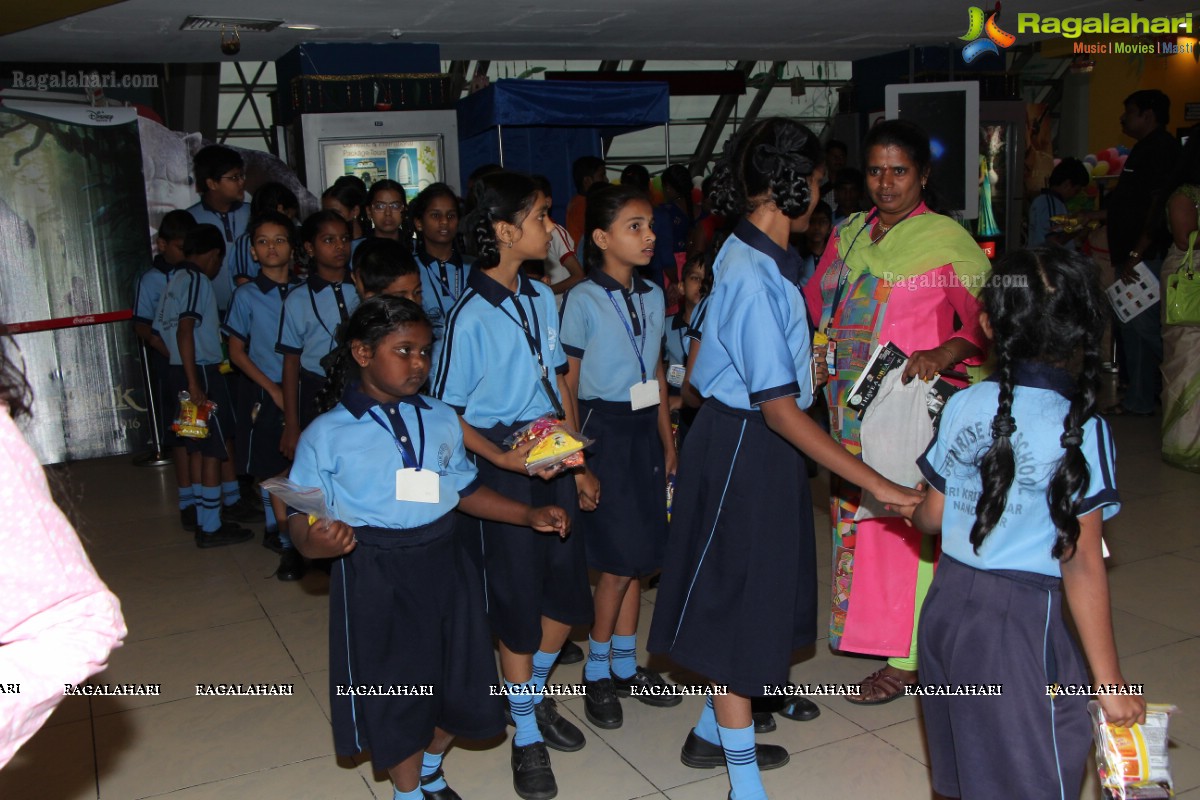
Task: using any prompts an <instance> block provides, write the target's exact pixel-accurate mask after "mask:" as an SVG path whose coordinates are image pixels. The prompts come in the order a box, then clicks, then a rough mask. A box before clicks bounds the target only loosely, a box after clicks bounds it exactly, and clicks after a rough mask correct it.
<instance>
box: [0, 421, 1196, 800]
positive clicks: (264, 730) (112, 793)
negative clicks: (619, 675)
mask: <svg viewBox="0 0 1200 800" xmlns="http://www.w3.org/2000/svg"><path fill="white" fill-rule="evenodd" d="M1157 424H1158V421H1157V420H1156V419H1155V420H1141V419H1129V418H1123V419H1118V420H1115V421H1114V429H1115V431H1116V435H1117V440H1118V446H1119V451H1120V456H1119V461H1118V481H1119V484H1120V487H1121V492H1122V495H1123V497H1124V500H1125V506H1124V509H1123V511H1122V513H1121V514H1120V515H1119V516H1118V517H1117V518H1116V519H1115V520H1114V521H1113V522H1112V523H1111V524H1109V526H1108V528H1107V534H1106V536H1107V540H1108V543H1109V545H1110V547H1111V549H1112V552H1113V556H1112V559H1111V562H1110V567H1111V569H1110V581H1111V585H1112V597H1113V600H1112V602H1113V606H1114V607H1115V609H1116V610H1115V624H1116V631H1117V644H1118V646H1119V648H1120V652H1121V655H1122V657H1123V668H1124V671H1125V674H1126V676H1127V677H1128V678H1129V679H1130V680H1133V681H1138V682H1142V683H1144V684H1145V685H1146V688H1147V693H1148V694H1149V697H1150V699H1151V700H1152V701H1160V702H1173V703H1176V704H1178V705H1179V706H1180V707H1181V708H1182V709H1183V711H1184V713H1181V714H1179V715H1177V716H1176V717H1175V718H1174V720H1173V721H1172V723H1171V728H1172V734H1173V737H1172V738H1173V743H1172V748H1171V756H1172V767H1173V771H1174V776H1175V781H1176V789H1177V791H1178V792H1179V793H1180V794H1181V795H1183V796H1185V797H1192V798H1197V800H1200V714H1198V713H1197V711H1198V710H1200V689H1197V682H1196V681H1195V680H1194V679H1190V675H1191V671H1192V669H1194V668H1196V666H1197V665H1198V664H1200V588H1198V587H1200V577H1198V576H1200V563H1198V562H1200V525H1198V524H1197V521H1196V520H1197V516H1196V507H1197V506H1196V498H1197V497H1198V496H1200V477H1198V476H1196V475H1192V474H1188V473H1184V472H1179V471H1176V470H1172V469H1170V468H1168V467H1166V466H1164V465H1162V464H1161V463H1160V462H1159V460H1158V457H1157V450H1156V446H1157V444H1156V443H1157V439H1156V431H1157ZM68 479H69V482H70V485H71V486H72V487H73V489H74V493H75V495H76V496H75V505H76V514H77V516H78V517H79V518H80V520H81V522H80V530H81V532H82V534H83V536H84V538H85V540H86V545H87V548H88V551H89V553H90V554H91V557H92V559H93V561H94V562H95V564H96V568H97V569H98V570H99V572H100V575H101V576H102V577H103V578H104V579H105V580H106V581H107V582H108V584H109V586H110V587H112V589H113V591H115V592H116V593H117V595H118V596H119V597H120V598H121V602H122V606H123V608H124V612H125V618H126V621H127V623H128V626H129V637H128V639H127V640H126V642H125V645H124V646H123V647H121V648H120V649H119V650H117V651H116V652H115V653H114V654H113V656H112V660H111V665H110V666H109V668H108V670H107V671H106V672H105V673H103V674H102V675H100V676H98V677H97V678H96V679H95V680H96V681H100V682H106V683H128V682H134V683H158V684H161V685H162V694H161V696H159V697H139V698H121V699H117V698H103V699H91V700H89V699H87V698H69V699H68V700H66V701H65V702H64V703H63V704H62V706H61V707H60V708H59V709H58V711H56V712H55V714H54V715H53V717H52V718H51V719H50V721H49V723H48V724H47V726H46V727H45V729H43V730H42V731H41V732H40V733H38V735H37V736H35V737H34V739H33V740H31V741H30V742H29V743H28V744H27V745H26V746H25V747H24V749H23V750H22V751H21V752H20V753H19V754H18V756H17V758H16V759H15V760H14V761H13V762H12V763H11V764H10V765H9V766H8V767H6V768H5V769H4V770H3V771H0V798H5V799H6V800H42V799H43V798H45V799H46V800H76V799H77V798H96V797H101V798H105V800H108V799H109V798H116V799H117V800H131V799H132V798H142V797H169V798H172V800H200V799H201V798H222V800H224V799H226V798H234V799H235V800H238V799H240V798H251V797H253V798H265V799H266V800H273V799H274V798H279V800H299V799H300V798H319V799H320V800H329V799H331V798H363V800H366V798H371V797H377V798H390V797H391V789H390V786H389V784H388V783H387V781H386V780H385V779H382V778H381V777H380V776H376V775H373V774H372V771H371V769H370V765H369V763H367V764H362V763H359V764H353V763H349V762H346V761H342V762H339V761H338V760H337V759H336V758H335V757H334V756H333V751H332V742H331V737H330V732H329V724H328V714H329V712H328V708H329V701H328V697H327V689H326V682H327V667H328V665H327V663H326V602H327V598H326V579H324V577H323V576H322V575H321V574H320V573H313V574H310V575H309V576H308V577H307V578H305V580H304V581H303V582H301V583H298V584H283V583H280V582H278V581H276V580H275V579H274V578H273V577H272V576H271V572H272V570H273V568H274V566H275V557H274V556H273V555H272V554H271V553H269V552H268V551H266V550H264V549H263V548H262V547H260V546H259V545H258V544H257V543H248V544H244V545H239V546H236V547H231V548H224V549H219V550H210V551H199V550H197V549H196V548H195V547H194V546H193V545H192V541H191V537H190V536H188V535H186V534H184V533H183V532H182V531H181V530H180V529H179V527H178V521H177V515H176V512H175V509H174V502H173V490H172V479H171V475H170V473H169V471H168V470H166V469H139V468H135V467H133V466H131V465H130V463H129V460H128V459H126V458H117V459H106V460H101V461H93V462H87V463H81V464H76V465H74V466H73V467H72V468H71V469H70V470H69V472H68ZM818 483H820V481H818ZM816 493H817V494H818V495H821V494H822V491H821V489H820V487H819V486H818V487H817V492H816ZM819 502H820V503H821V504H822V506H823V500H820V501H819ZM826 524H827V517H826V516H825V514H824V513H823V512H819V513H818V515H817V530H818V531H823V530H825V529H826ZM822 544H823V547H822V548H821V558H822V562H827V560H828V554H829V545H828V542H827V541H823V542H822ZM820 579H821V582H822V589H823V591H822V594H823V595H824V594H826V593H827V591H828V580H829V576H828V574H825V573H823V574H822V575H821V576H820ZM653 599H654V596H653V592H650V593H648V594H647V600H646V603H647V609H648V608H649V605H648V604H650V603H652V602H653ZM826 603H827V601H826ZM825 610H827V605H824V606H823V608H822V613H824V612H825ZM643 622H644V625H643V628H645V627H646V625H648V623H649V614H646V615H644V617H643ZM873 664H874V662H871V661H867V660H863V659H857V658H849V657H843V656H838V655H834V654H833V653H831V652H830V651H829V649H828V647H827V646H826V644H825V642H824V641H820V642H818V643H817V646H816V647H815V648H813V650H812V652H810V653H808V654H806V656H805V657H804V659H803V660H802V661H801V662H800V663H798V664H797V665H796V666H795V668H794V669H793V677H794V678H795V679H796V680H799V681H831V682H850V681H855V680H857V679H859V678H861V677H862V676H863V675H865V674H866V673H867V672H869V671H871V669H872V668H873ZM656 666H661V665H657V664H656ZM579 677H580V668H579V666H573V667H566V668H560V669H558V670H557V671H556V672H555V673H554V675H553V676H552V680H553V681H557V682H563V683H571V682H576V681H578V680H579ZM222 681H223V682H240V683H253V682H270V683H291V684H294V686H295V695H294V696H293V697H288V698H261V699H239V698H208V697H197V696H195V684H196V683H208V682H222ZM582 702H583V701H582V699H573V700H570V701H567V702H565V703H563V704H562V705H563V706H564V707H565V711H564V713H566V714H567V715H569V716H570V717H572V718H574V720H575V721H576V722H577V723H578V724H579V725H580V726H581V727H583V729H584V730H585V732H586V733H587V736H588V739H589V742H588V746H587V747H585V748H584V749H583V750H582V751H580V752H578V753H554V754H553V760H554V766H555V773H556V775H557V776H558V780H559V786H560V793H559V796H560V797H562V798H566V799H567V800H576V799H577V798H582V799H583V800H631V798H660V800H661V798H671V800H718V799H719V798H724V797H725V796H726V792H727V791H728V781H727V779H726V777H725V775H724V772H723V771H713V772H702V771H695V770H691V769H688V768H687V767H684V766H683V765H682V764H680V763H679V755H678V754H679V746H680V744H681V743H682V740H683V737H684V735H685V734H686V732H687V730H688V727H689V726H690V725H691V724H692V723H693V722H694V719H695V716H696V714H697V713H698V710H699V700H689V701H685V703H684V704H683V705H681V706H679V707H677V708H674V709H666V710H659V709H651V708H648V707H645V706H642V705H639V704H636V703H632V702H628V701H626V702H625V704H624V709H625V725H624V727H623V728H621V729H619V730H615V731H600V730H596V729H593V728H591V727H590V726H589V725H587V723H586V722H584V721H583V717H584V714H583V708H582ZM821 706H822V713H821V716H820V718H818V719H816V720H814V721H812V722H808V723H795V722H791V721H788V720H785V719H780V720H779V729H778V730H777V731H776V732H775V733H772V734H768V735H766V736H764V737H762V740H763V741H767V742H773V743H776V744H781V745H784V746H786V747H787V749H788V750H789V751H790V752H791V754H792V760H791V763H790V764H788V765H787V766H786V767H784V768H782V769H779V770H776V771H773V772H768V773H766V774H765V776H764V778H765V782H766V786H767V789H768V791H769V792H770V793H771V796H772V797H775V798H780V799H782V798H798V797H841V798H852V799H853V798H880V797H887V798H890V799H891V800H928V798H929V797H930V790H929V780H928V771H927V768H926V763H927V761H928V757H927V755H926V753H925V747H924V740H923V736H922V730H921V724H920V718H919V715H918V709H917V703H916V701H915V700H914V699H902V700H900V701H897V702H895V703H892V704H890V705H886V706H882V707H878V708H859V707H855V706H852V705H850V704H849V703H847V702H845V701H842V700H838V699H836V698H831V699H829V700H828V702H822V703H821ZM508 754H509V750H508V745H507V742H495V743H488V745H487V746H478V745H470V746H464V747H461V748H457V749H455V750H454V751H452V752H451V754H450V756H449V757H448V758H447V760H446V769H447V773H448V775H449V777H450V779H451V782H452V785H453V786H454V787H455V788H456V790H457V791H458V792H459V793H460V794H461V795H462V796H463V797H464V798H466V800H492V799H493V798H496V799H497V800H499V799H501V798H503V800H510V798H514V797H515V795H514V794H513V792H512V789H511V782H510V775H509V769H508ZM1096 796H1097V790H1096V788H1095V782H1094V781H1089V785H1088V787H1087V788H1086V789H1085V792H1084V797H1087V798H1094V797H1096Z"/></svg>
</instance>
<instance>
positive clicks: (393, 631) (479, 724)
mask: <svg viewBox="0 0 1200 800" xmlns="http://www.w3.org/2000/svg"><path fill="white" fill-rule="evenodd" d="M354 536H355V538H356V539H357V541H358V546H357V547H355V548H354V550H353V551H351V552H350V553H349V554H348V555H345V556H343V557H341V558H339V559H337V560H336V561H335V562H334V565H333V571H332V573H331V575H330V584H329V692H330V707H331V709H332V712H333V738H334V745H335V747H336V749H337V752H338V754H339V755H346V756H352V755H355V754H357V753H359V752H362V751H367V750H369V751H370V752H371V763H372V764H373V765H374V766H375V768H376V769H377V770H381V771H382V770H386V769H388V768H389V767H393V766H395V765H396V764H398V763H399V762H401V761H403V760H404V759H405V758H408V757H409V756H411V755H412V754H413V753H418V752H420V751H422V750H423V749H424V748H425V747H426V746H427V745H428V744H429V742H430V739H431V738H432V737H433V731H434V728H435V727H438V728H441V729H442V730H445V731H447V732H449V733H452V734H454V735H456V736H463V737H466V738H469V739H486V738H489V737H492V736H495V735H497V734H499V733H501V732H502V731H503V730H504V718H503V704H502V702H501V698H500V697H498V696H495V697H494V696H492V687H494V686H495V685H496V662H495V657H494V655H493V653H492V643H491V638H490V636H489V635H488V629H487V622H486V620H485V618H484V615H483V590H482V589H481V587H480V585H479V580H478V576H477V575H476V574H475V571H474V570H473V569H472V568H471V566H470V565H469V564H467V563H466V562H465V560H464V558H463V555H462V553H461V552H460V550H459V548H458V547H456V546H455V543H454V515H453V514H447V515H446V516H444V517H442V518H441V519H439V520H437V521H436V522H433V523H430V524H429V525H425V526H422V527H420V528H412V529H409V530H386V529H380V528H356V529H355V531H354ZM348 687H355V688H354V690H353V691H351V690H350V689H349V688H348ZM392 687H394V688H392ZM421 687H432V688H431V690H430V691H428V692H425V690H424V689H422V688H421ZM389 689H390V693H389ZM414 689H416V693H405V692H410V691H412V690H414ZM423 692H424V693H423Z"/></svg>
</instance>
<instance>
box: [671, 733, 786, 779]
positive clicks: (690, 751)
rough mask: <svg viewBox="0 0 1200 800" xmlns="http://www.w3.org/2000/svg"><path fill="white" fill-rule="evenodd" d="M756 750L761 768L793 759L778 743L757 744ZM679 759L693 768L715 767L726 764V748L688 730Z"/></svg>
mask: <svg viewBox="0 0 1200 800" xmlns="http://www.w3.org/2000/svg"><path fill="white" fill-rule="evenodd" d="M754 750H755V754H756V756H757V759H758V768H759V769H761V770H767V769H777V768H779V767H782V766H783V765H784V764H786V763H788V761H789V760H791V756H789V755H788V751H787V750H786V749H785V748H783V747H780V746H779V745H777V744H756V745H754ZM679 760H680V761H682V762H683V764H684V766H687V767H691V768H692V769H714V768H715V767H723V766H725V750H724V749H723V748H722V747H721V745H719V744H713V743H712V742H706V741H704V740H703V739H701V738H700V737H699V736H697V735H696V732H695V731H688V736H687V741H685V742H684V743H683V749H682V750H680V751H679Z"/></svg>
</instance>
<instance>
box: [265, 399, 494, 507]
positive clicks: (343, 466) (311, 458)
mask: <svg viewBox="0 0 1200 800" xmlns="http://www.w3.org/2000/svg"><path fill="white" fill-rule="evenodd" d="M396 416H399V418H400V420H401V421H402V425H395V424H394V420H395V418H396ZM380 421H384V422H386V423H387V427H385V426H384V425H381V424H380ZM422 429H423V430H424V432H425V434H424V436H423V437H422V436H421V431H422ZM405 436H406V437H408V439H409V440H410V441H409V443H411V445H412V448H413V454H414V455H415V456H416V457H417V460H418V461H419V462H420V464H421V468H422V469H431V470H436V471H437V473H438V475H439V476H440V480H439V488H438V502H437V503H414V502H409V501H401V500H397V499H396V470H398V469H403V468H404V467H405V466H406V465H405V463H404V460H403V457H402V456H401V455H400V450H399V449H398V445H397V440H398V439H400V438H401V437H405ZM288 477H289V478H290V479H291V480H292V481H293V482H295V483H298V484H300V485H301V486H315V487H319V488H320V489H321V491H322V492H324V493H325V503H326V506H327V507H328V508H329V509H330V510H331V511H332V512H333V516H334V518H335V519H338V520H341V521H342V522H345V523H346V524H347V525H350V526H351V527H361V526H364V525H369V526H373V527H377V528H416V527H418V526H421V525H427V524H429V523H431V522H434V521H435V520H438V519H441V518H442V517H444V516H446V514H449V513H450V512H451V511H453V510H454V507H455V506H457V505H458V501H459V499H460V498H463V497H466V496H467V495H469V494H471V493H472V492H474V491H475V490H476V489H478V488H479V485H480V484H479V478H478V475H477V473H476V470H475V465H474V464H472V463H471V462H470V461H469V460H468V459H467V451H466V448H465V447H464V446H463V435H462V425H461V423H459V420H458V415H457V414H456V413H454V409H452V408H450V407H449V406H447V405H446V404H445V403H441V402H439V401H437V400H434V399H433V398H431V397H423V396H421V395H412V396H410V397H405V398H404V399H403V400H401V401H400V402H399V403H390V404H381V403H379V402H377V401H375V400H373V399H372V398H370V397H368V396H367V395H365V394H363V393H362V392H361V391H359V389H358V387H357V385H351V386H350V387H348V388H347V389H346V391H345V392H343V394H342V401H341V402H340V403H339V404H338V405H336V406H334V407H333V408H332V409H331V410H329V411H328V412H326V413H324V414H322V415H320V416H319V417H317V418H316V419H315V420H313V422H312V424H310V425H309V426H308V427H307V428H305V429H304V432H303V433H302V434H300V442H299V443H298V444H297V445H296V460H295V462H293V464H292V468H291V471H290V473H289V475H288Z"/></svg>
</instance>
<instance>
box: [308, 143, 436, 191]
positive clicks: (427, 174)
mask: <svg viewBox="0 0 1200 800" xmlns="http://www.w3.org/2000/svg"><path fill="white" fill-rule="evenodd" d="M441 148H442V140H441V137H430V138H423V139H375V140H366V141H363V140H359V141H334V142H328V141H326V142H322V143H321V152H322V156H323V158H324V161H325V183H326V184H327V185H328V184H332V183H333V182H334V181H335V180H337V179H338V178H339V177H341V176H343V175H356V176H358V177H359V178H362V180H363V182H364V183H366V184H367V188H368V189H369V188H371V184H373V183H375V181H378V180H382V179H384V178H387V179H390V180H393V181H396V182H397V183H399V184H400V185H401V186H403V187H404V193H405V195H406V196H407V197H408V199H409V200H410V201H411V200H412V199H413V198H415V197H416V196H417V194H418V193H419V192H420V191H421V190H422V189H424V188H425V187H426V186H429V185H430V184H432V183H437V182H438V181H443V180H445V177H444V176H443V175H442V152H441Z"/></svg>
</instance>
